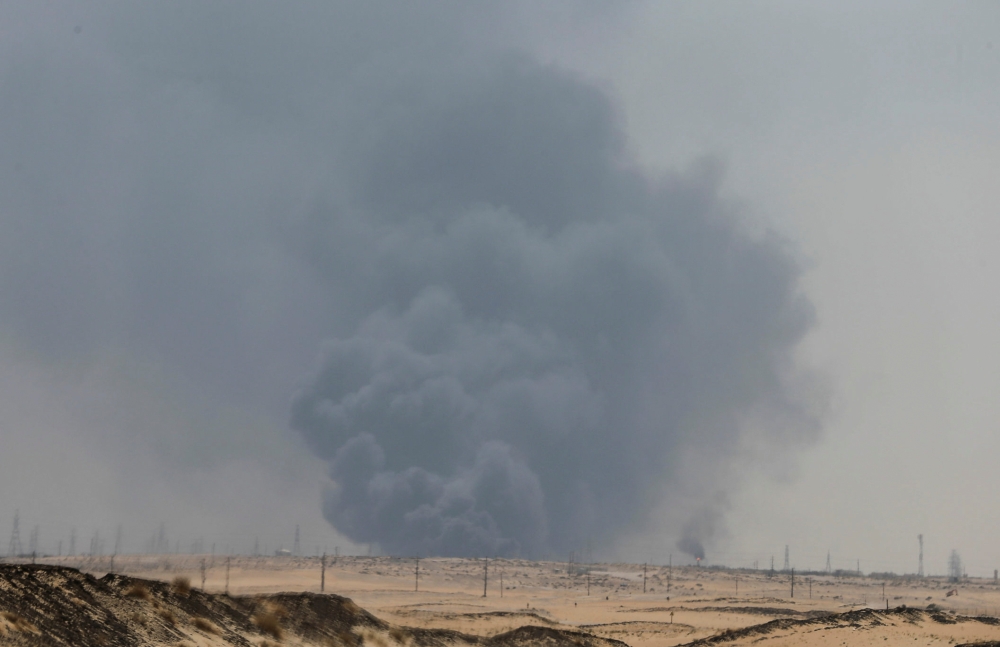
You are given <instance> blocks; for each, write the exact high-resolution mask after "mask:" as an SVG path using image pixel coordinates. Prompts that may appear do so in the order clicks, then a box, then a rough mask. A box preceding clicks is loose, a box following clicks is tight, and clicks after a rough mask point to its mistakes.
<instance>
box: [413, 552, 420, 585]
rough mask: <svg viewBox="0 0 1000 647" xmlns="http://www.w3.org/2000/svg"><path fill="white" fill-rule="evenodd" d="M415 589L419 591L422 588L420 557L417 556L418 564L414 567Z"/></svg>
mask: <svg viewBox="0 0 1000 647" xmlns="http://www.w3.org/2000/svg"><path fill="white" fill-rule="evenodd" d="M413 578H414V581H413V591H414V592H417V591H419V590H420V558H419V557H418V558H417V566H416V568H414V569H413Z"/></svg>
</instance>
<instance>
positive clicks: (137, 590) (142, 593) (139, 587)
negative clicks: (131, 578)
mask: <svg viewBox="0 0 1000 647" xmlns="http://www.w3.org/2000/svg"><path fill="white" fill-rule="evenodd" d="M125 595H127V596H129V597H130V598H137V599H139V600H146V601H149V600H150V599H152V596H151V595H150V594H149V589H147V588H146V585H145V584H143V583H142V582H136V583H135V584H133V585H132V586H131V587H129V590H128V591H125Z"/></svg>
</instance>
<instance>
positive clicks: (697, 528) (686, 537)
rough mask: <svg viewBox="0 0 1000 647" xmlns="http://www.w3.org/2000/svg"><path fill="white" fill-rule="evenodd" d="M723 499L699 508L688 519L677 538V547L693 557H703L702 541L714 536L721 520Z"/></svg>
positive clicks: (703, 547)
mask: <svg viewBox="0 0 1000 647" xmlns="http://www.w3.org/2000/svg"><path fill="white" fill-rule="evenodd" d="M723 505H724V501H723V500H718V501H715V502H714V505H709V506H705V507H703V508H701V509H700V510H698V511H697V512H696V513H695V514H693V515H692V516H691V518H690V519H688V521H687V523H686V524H684V528H683V530H682V531H681V536H680V539H678V540H677V548H679V549H681V550H682V551H684V552H685V553H687V554H688V555H690V556H691V557H694V558H695V559H705V546H704V542H705V541H707V540H709V539H711V538H712V537H714V536H715V533H716V531H717V530H718V528H719V526H720V524H721V522H722V512H723Z"/></svg>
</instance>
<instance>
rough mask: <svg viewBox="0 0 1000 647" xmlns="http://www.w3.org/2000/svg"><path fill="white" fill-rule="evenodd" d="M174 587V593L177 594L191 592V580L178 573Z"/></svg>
mask: <svg viewBox="0 0 1000 647" xmlns="http://www.w3.org/2000/svg"><path fill="white" fill-rule="evenodd" d="M173 587H174V593H176V594H177V595H187V594H188V593H190V592H191V580H190V579H188V578H186V577H184V576H183V575H178V576H177V577H175V578H174V581H173Z"/></svg>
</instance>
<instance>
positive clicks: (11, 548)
mask: <svg viewBox="0 0 1000 647" xmlns="http://www.w3.org/2000/svg"><path fill="white" fill-rule="evenodd" d="M23 552H24V549H23V548H22V547H21V511H20V510H15V511H14V529H13V530H11V531H10V544H9V545H8V546H7V554H8V555H9V556H10V557H17V556H18V555H20V554H21V553H23Z"/></svg>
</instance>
